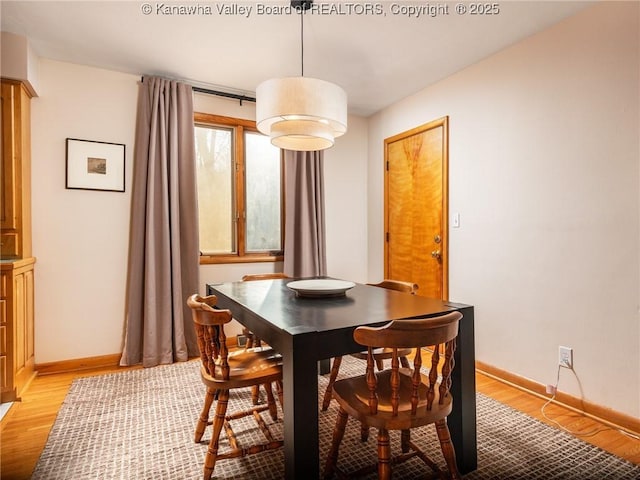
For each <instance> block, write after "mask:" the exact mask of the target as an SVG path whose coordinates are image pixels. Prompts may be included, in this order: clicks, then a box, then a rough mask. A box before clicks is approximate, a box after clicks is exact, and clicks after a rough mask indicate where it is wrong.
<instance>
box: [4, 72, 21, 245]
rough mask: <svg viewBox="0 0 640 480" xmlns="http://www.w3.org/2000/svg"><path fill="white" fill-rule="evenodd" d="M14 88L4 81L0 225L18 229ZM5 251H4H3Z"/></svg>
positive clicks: (5, 227)
mask: <svg viewBox="0 0 640 480" xmlns="http://www.w3.org/2000/svg"><path fill="white" fill-rule="evenodd" d="M13 89H14V86H13V85H12V84H10V83H5V82H2V137H1V138H2V148H1V149H0V152H1V156H0V164H1V168H2V170H1V171H2V183H1V184H0V188H1V189H2V192H1V197H0V199H1V200H2V207H1V208H0V226H2V229H3V230H5V229H16V228H17V222H16V218H17V215H16V188H15V184H16V169H15V161H14V160H15V159H14V148H13V146H14V138H13V132H14V129H13V124H14V122H13V112H14V102H13ZM3 253H4V252H3Z"/></svg>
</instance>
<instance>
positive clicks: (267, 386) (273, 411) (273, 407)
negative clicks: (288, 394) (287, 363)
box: [262, 383, 278, 421]
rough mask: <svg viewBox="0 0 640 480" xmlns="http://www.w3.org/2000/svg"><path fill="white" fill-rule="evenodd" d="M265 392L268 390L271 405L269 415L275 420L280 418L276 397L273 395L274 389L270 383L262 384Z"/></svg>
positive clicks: (268, 400) (268, 399) (268, 403)
mask: <svg viewBox="0 0 640 480" xmlns="http://www.w3.org/2000/svg"><path fill="white" fill-rule="evenodd" d="M262 386H263V387H264V390H265V392H267V405H268V406H269V415H271V418H272V419H273V420H274V421H275V420H278V407H277V406H276V399H275V398H274V396H273V389H272V388H271V384H270V383H265V384H264V385H262Z"/></svg>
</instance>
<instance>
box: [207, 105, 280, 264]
mask: <svg viewBox="0 0 640 480" xmlns="http://www.w3.org/2000/svg"><path fill="white" fill-rule="evenodd" d="M195 143H196V163H197V167H196V172H197V176H198V179H197V182H198V183H197V184H198V215H199V219H198V220H199V226H200V263H233V262H263V261H276V260H282V250H283V249H282V244H283V241H282V236H283V235H282V232H283V228H282V227H283V225H282V224H283V201H282V197H283V195H282V155H281V151H280V149H279V148H277V147H274V146H273V145H271V142H270V141H269V137H266V136H264V135H262V134H260V133H258V131H257V130H256V128H255V122H252V121H248V120H240V119H235V118H229V117H221V116H217V115H208V114H203V113H196V114H195Z"/></svg>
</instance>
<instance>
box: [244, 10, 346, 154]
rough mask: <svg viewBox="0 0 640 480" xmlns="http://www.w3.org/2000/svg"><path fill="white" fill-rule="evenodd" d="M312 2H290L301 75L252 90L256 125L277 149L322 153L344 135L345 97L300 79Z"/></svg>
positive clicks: (334, 89) (322, 82)
mask: <svg viewBox="0 0 640 480" xmlns="http://www.w3.org/2000/svg"><path fill="white" fill-rule="evenodd" d="M312 3H313V0H298V1H295V0H292V1H291V6H292V7H293V8H296V9H297V10H299V12H300V44H301V64H302V65H301V75H300V76H299V77H285V78H272V79H270V80H266V81H264V82H262V83H261V84H260V85H258V88H257V89H256V125H257V127H258V130H259V131H260V132H262V133H264V134H265V135H269V136H270V137H271V143H272V144H273V145H275V146H276V147H279V148H284V149H287V150H297V151H313V150H324V149H326V148H329V147H331V146H333V143H334V139H335V138H336V137H339V136H340V135H343V134H344V133H345V132H346V131H347V94H346V93H345V91H344V90H343V89H342V88H340V87H339V86H338V85H335V84H333V83H330V82H327V81H325V80H320V79H317V78H310V77H305V76H304V21H303V18H304V11H306V10H308V9H309V8H310V7H311V4H312Z"/></svg>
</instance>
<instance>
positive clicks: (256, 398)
mask: <svg viewBox="0 0 640 480" xmlns="http://www.w3.org/2000/svg"><path fill="white" fill-rule="evenodd" d="M282 278H289V277H287V276H286V275H285V274H284V273H280V272H276V273H250V274H247V275H245V276H243V277H242V281H243V282H252V281H254V280H279V279H282ZM242 335H244V337H245V338H246V342H245V348H253V347H259V346H261V345H262V340H261V339H260V338H258V337H256V336H255V334H254V333H253V332H252V331H251V330H249V329H248V328H247V327H245V326H243V327H242ZM251 401H252V402H253V404H254V405H258V403H259V402H260V386H259V385H255V386H253V387H252V388H251Z"/></svg>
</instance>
